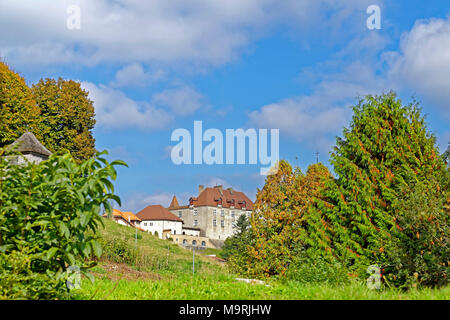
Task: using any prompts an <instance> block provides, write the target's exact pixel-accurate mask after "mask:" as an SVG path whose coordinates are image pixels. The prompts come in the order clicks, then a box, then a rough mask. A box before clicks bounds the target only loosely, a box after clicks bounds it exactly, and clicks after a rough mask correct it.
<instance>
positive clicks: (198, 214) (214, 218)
mask: <svg viewBox="0 0 450 320" xmlns="http://www.w3.org/2000/svg"><path fill="white" fill-rule="evenodd" d="M170 211H171V212H172V213H173V214H175V215H176V216H177V217H180V218H181V219H183V221H184V226H185V227H191V228H200V236H202V237H208V238H210V239H214V240H220V241H224V240H225V239H226V238H228V237H230V236H232V235H233V234H234V231H235V223H236V221H237V219H238V218H239V216H241V215H243V214H247V215H250V214H251V211H247V210H241V209H235V208H234V209H233V208H222V207H209V206H202V207H192V208H182V209H171V210H170ZM180 213H181V216H180Z"/></svg>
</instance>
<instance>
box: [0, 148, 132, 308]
mask: <svg viewBox="0 0 450 320" xmlns="http://www.w3.org/2000/svg"><path fill="white" fill-rule="evenodd" d="M2 155H3V154H1V153H0V156H2ZM7 159H8V158H6V157H0V297H1V298H7V299H13V298H14V299H15V298H26V299H53V298H61V297H65V295H66V294H67V288H66V283H65V281H66V280H67V278H68V273H69V272H68V269H69V267H70V266H72V267H75V266H76V267H77V268H80V271H81V272H83V273H85V274H86V275H89V274H88V273H87V272H86V271H87V269H88V268H90V267H92V266H93V265H94V264H93V262H92V261H91V260H92V257H100V255H101V253H102V248H101V246H100V244H99V242H98V239H97V235H96V230H97V229H98V227H99V224H101V223H102V221H101V217H100V215H99V213H100V210H101V208H102V207H104V208H106V210H107V211H111V207H110V203H109V201H108V200H109V199H113V200H115V201H117V202H118V203H119V204H120V199H119V198H118V197H117V196H116V195H115V194H114V186H113V184H112V181H113V180H115V179H116V170H115V168H114V167H115V166H117V165H125V163H123V162H121V161H114V162H111V163H109V162H108V161H107V160H105V159H104V158H102V157H101V154H99V155H98V156H97V157H94V158H91V159H89V160H87V161H84V162H83V163H81V164H77V163H76V162H75V160H74V159H73V157H72V156H71V155H70V154H69V153H65V154H62V155H59V154H53V155H52V156H51V157H50V159H49V160H47V161H43V162H41V163H40V164H33V163H28V164H26V165H12V162H11V161H8V160H7Z"/></svg>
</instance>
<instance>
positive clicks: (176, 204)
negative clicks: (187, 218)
mask: <svg viewBox="0 0 450 320" xmlns="http://www.w3.org/2000/svg"><path fill="white" fill-rule="evenodd" d="M179 206H180V205H179V204H178V200H177V196H176V195H174V196H173V198H172V202H171V203H170V206H169V209H170V208H178V207H179Z"/></svg>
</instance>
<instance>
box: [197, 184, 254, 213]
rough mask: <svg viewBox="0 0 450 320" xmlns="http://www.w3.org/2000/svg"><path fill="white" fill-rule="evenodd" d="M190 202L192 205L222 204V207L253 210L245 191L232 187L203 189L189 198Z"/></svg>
mask: <svg viewBox="0 0 450 320" xmlns="http://www.w3.org/2000/svg"><path fill="white" fill-rule="evenodd" d="M191 204H193V205H194V206H213V207H217V206H218V205H219V204H222V207H224V208H230V207H231V206H233V207H235V208H238V209H241V208H243V207H245V209H246V210H253V202H252V201H251V200H250V198H249V197H247V196H246V195H245V193H243V192H240V191H236V190H233V189H232V188H228V189H223V188H222V186H215V187H213V188H206V189H204V190H203V191H202V192H201V193H200V194H199V196H198V197H196V198H194V197H193V198H191Z"/></svg>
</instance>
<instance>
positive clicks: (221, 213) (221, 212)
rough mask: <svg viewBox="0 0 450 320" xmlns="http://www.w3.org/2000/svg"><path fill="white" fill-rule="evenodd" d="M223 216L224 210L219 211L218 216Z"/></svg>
mask: <svg viewBox="0 0 450 320" xmlns="http://www.w3.org/2000/svg"><path fill="white" fill-rule="evenodd" d="M224 215H225V210H223V209H222V210H220V216H221V217H223V216H224Z"/></svg>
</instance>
